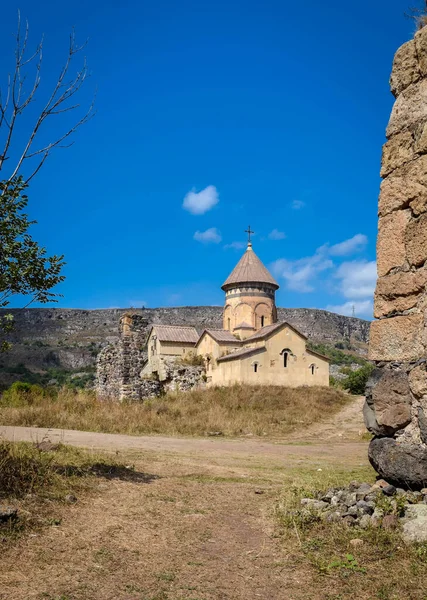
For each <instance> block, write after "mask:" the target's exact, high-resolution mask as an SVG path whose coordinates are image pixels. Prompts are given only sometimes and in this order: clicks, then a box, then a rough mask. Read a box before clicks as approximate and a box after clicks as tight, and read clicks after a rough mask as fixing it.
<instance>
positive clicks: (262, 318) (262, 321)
mask: <svg viewBox="0 0 427 600" xmlns="http://www.w3.org/2000/svg"><path fill="white" fill-rule="evenodd" d="M261 327H264V317H261Z"/></svg>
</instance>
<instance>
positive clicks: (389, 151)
mask: <svg viewBox="0 0 427 600" xmlns="http://www.w3.org/2000/svg"><path fill="white" fill-rule="evenodd" d="M415 156H416V154H415V151H414V138H413V137H412V133H411V132H410V131H404V132H403V133H398V134H397V135H394V136H393V137H392V138H391V140H389V141H388V142H387V143H386V144H384V146H383V157H382V167H381V177H387V175H389V174H390V173H391V172H392V171H394V170H395V169H397V168H399V167H402V166H403V165H404V164H405V163H407V162H409V161H411V160H413V159H414V158H415Z"/></svg>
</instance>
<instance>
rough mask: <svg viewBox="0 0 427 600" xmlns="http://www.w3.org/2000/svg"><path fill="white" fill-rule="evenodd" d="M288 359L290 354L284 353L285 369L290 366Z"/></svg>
mask: <svg viewBox="0 0 427 600" xmlns="http://www.w3.org/2000/svg"><path fill="white" fill-rule="evenodd" d="M288 357H289V354H288V353H287V352H284V353H283V368H284V369H286V368H287V366H288Z"/></svg>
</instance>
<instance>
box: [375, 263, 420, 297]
mask: <svg viewBox="0 0 427 600" xmlns="http://www.w3.org/2000/svg"><path fill="white" fill-rule="evenodd" d="M426 284H427V269H425V268H422V269H418V270H417V271H407V272H400V273H393V274H391V275H386V276H385V277H380V278H379V279H378V281H377V289H376V291H375V293H376V294H377V296H382V297H384V298H387V299H389V300H390V299H393V298H398V297H399V296H412V295H413V294H419V293H421V292H424V291H425V289H426Z"/></svg>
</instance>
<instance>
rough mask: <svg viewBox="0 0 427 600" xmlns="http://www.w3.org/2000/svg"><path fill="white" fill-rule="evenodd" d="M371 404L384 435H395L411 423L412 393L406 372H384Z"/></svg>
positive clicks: (373, 393)
mask: <svg viewBox="0 0 427 600" xmlns="http://www.w3.org/2000/svg"><path fill="white" fill-rule="evenodd" d="M371 402H372V406H373V409H374V411H375V417H376V420H377V423H378V425H379V427H380V428H381V430H382V433H383V435H384V434H385V435H387V434H388V435H393V433H395V432H396V431H399V429H403V428H404V427H406V425H409V423H410V422H411V392H410V389H409V382H408V376H407V374H406V373H405V372H404V371H392V370H386V369H383V370H382V374H381V377H380V379H379V380H378V381H377V383H376V385H375V386H374V387H373V388H372V395H371Z"/></svg>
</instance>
